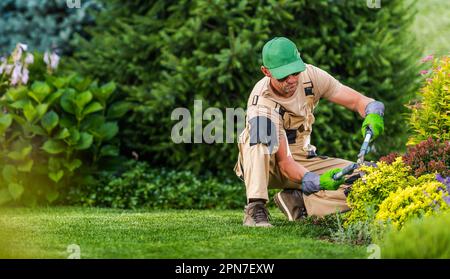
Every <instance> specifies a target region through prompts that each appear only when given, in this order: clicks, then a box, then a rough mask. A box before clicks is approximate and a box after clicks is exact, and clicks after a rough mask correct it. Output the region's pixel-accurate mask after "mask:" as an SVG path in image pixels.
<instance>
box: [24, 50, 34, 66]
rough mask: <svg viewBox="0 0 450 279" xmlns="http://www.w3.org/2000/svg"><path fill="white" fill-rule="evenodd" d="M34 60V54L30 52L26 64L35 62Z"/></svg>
mask: <svg viewBox="0 0 450 279" xmlns="http://www.w3.org/2000/svg"><path fill="white" fill-rule="evenodd" d="M33 62H34V57H33V54H31V53H28V54H27V56H26V58H25V64H26V65H30V64H33Z"/></svg>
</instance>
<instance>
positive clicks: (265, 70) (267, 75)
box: [261, 66, 272, 77]
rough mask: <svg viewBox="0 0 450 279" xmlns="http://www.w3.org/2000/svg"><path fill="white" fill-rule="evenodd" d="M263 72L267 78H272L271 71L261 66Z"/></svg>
mask: <svg viewBox="0 0 450 279" xmlns="http://www.w3.org/2000/svg"><path fill="white" fill-rule="evenodd" d="M261 72H262V73H263V74H264V75H265V76H266V77H272V74H271V73H270V72H269V70H268V69H267V68H266V67H264V66H261Z"/></svg>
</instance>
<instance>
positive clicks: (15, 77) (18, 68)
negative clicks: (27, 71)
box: [11, 63, 22, 85]
mask: <svg viewBox="0 0 450 279" xmlns="http://www.w3.org/2000/svg"><path fill="white" fill-rule="evenodd" d="M21 78H22V64H20V63H17V64H16V65H15V67H14V70H13V73H12V75H11V85H16V84H17V83H19V81H20V80H21Z"/></svg>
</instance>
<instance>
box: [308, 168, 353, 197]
mask: <svg viewBox="0 0 450 279" xmlns="http://www.w3.org/2000/svg"><path fill="white" fill-rule="evenodd" d="M340 171H341V169H339V168H337V169H331V170H329V171H327V172H325V173H324V174H322V175H320V176H319V175H318V174H315V173H313V172H307V173H305V175H304V176H303V179H302V191H303V193H305V194H306V195H310V194H312V193H315V192H318V191H320V190H336V189H338V188H339V186H340V185H341V184H342V183H344V181H345V179H344V177H342V178H341V179H339V180H334V179H333V175H334V174H336V173H338V172H340Z"/></svg>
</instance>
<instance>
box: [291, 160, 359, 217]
mask: <svg viewBox="0 0 450 279" xmlns="http://www.w3.org/2000/svg"><path fill="white" fill-rule="evenodd" d="M297 159H298V162H299V163H300V164H302V165H303V166H304V167H306V168H307V169H308V170H310V171H312V172H315V173H317V174H319V175H320V174H323V173H324V172H326V171H328V170H330V169H335V168H341V169H343V168H345V167H346V166H348V165H350V164H352V162H350V161H347V160H344V159H340V158H331V157H327V156H316V157H313V158H310V159H307V158H306V157H303V156H302V157H299V158H297ZM348 187H349V185H345V184H343V185H341V187H339V189H337V190H335V191H328V190H322V191H319V192H317V193H314V194H311V195H305V194H303V199H304V201H305V207H306V211H307V212H308V215H311V216H325V215H328V214H333V213H336V212H345V211H348V210H350V208H349V207H348V205H347V197H346V195H345V193H344V191H345V189H346V188H348Z"/></svg>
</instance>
